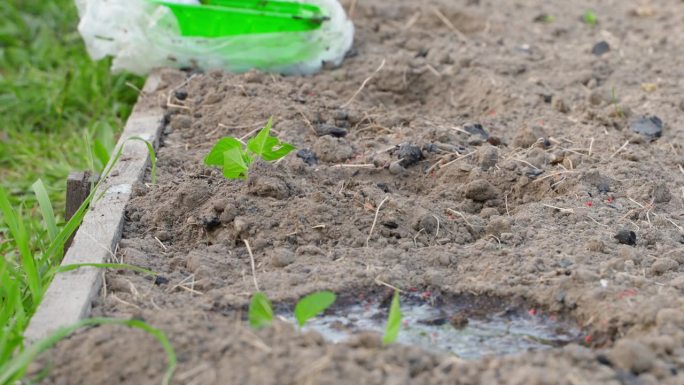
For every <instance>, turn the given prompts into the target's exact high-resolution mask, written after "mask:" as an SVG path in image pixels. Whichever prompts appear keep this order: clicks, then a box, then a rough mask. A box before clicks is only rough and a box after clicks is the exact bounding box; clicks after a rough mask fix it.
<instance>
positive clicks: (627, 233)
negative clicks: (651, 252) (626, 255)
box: [614, 230, 637, 246]
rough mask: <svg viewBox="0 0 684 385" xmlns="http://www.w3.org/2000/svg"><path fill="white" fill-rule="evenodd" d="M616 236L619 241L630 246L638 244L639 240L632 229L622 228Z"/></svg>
mask: <svg viewBox="0 0 684 385" xmlns="http://www.w3.org/2000/svg"><path fill="white" fill-rule="evenodd" d="M614 238H615V239H617V241H618V242H620V243H621V244H623V245H629V246H634V245H636V241H637V236H636V233H635V232H634V231H631V230H620V231H619V232H618V233H617V234H615V236H614Z"/></svg>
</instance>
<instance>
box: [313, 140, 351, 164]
mask: <svg viewBox="0 0 684 385" xmlns="http://www.w3.org/2000/svg"><path fill="white" fill-rule="evenodd" d="M313 151H314V152H315V153H316V156H317V157H318V159H320V160H322V161H323V162H329V163H343V162H345V161H347V160H349V159H350V158H351V157H352V156H353V155H354V149H353V148H352V144H351V143H350V142H349V141H348V140H346V139H344V138H335V137H333V136H330V135H326V136H321V137H320V138H318V139H317V140H316V142H315V143H314V145H313Z"/></svg>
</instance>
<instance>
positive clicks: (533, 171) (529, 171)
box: [525, 167, 544, 179]
mask: <svg viewBox="0 0 684 385" xmlns="http://www.w3.org/2000/svg"><path fill="white" fill-rule="evenodd" d="M543 173H544V170H540V169H538V168H532V167H527V168H526V169H525V175H526V176H527V177H528V178H530V179H534V178H536V177H538V176H539V175H541V174H543Z"/></svg>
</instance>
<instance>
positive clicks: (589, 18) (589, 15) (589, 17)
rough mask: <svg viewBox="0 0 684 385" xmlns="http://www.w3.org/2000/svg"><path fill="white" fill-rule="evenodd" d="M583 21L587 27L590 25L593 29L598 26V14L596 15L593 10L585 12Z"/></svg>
mask: <svg viewBox="0 0 684 385" xmlns="http://www.w3.org/2000/svg"><path fill="white" fill-rule="evenodd" d="M582 20H583V21H584V22H585V23H586V24H587V25H590V26H592V27H593V26H595V25H596V24H598V17H597V16H596V13H594V11H592V10H588V11H586V12H584V15H582Z"/></svg>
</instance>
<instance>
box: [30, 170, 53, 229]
mask: <svg viewBox="0 0 684 385" xmlns="http://www.w3.org/2000/svg"><path fill="white" fill-rule="evenodd" d="M31 188H32V189H33V192H34V193H35V194H36V200H37V201H38V205H39V206H40V212H41V214H42V215H43V222H44V224H45V228H46V229H47V232H48V236H49V237H50V241H51V242H52V241H54V240H55V238H57V221H56V220H55V212H54V211H53V209H52V202H50V196H49V195H48V192H47V189H46V188H45V185H44V184H43V181H42V180H40V179H38V180H37V181H36V182H35V183H34V184H33V185H32V186H31Z"/></svg>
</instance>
